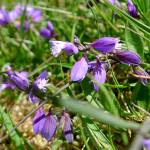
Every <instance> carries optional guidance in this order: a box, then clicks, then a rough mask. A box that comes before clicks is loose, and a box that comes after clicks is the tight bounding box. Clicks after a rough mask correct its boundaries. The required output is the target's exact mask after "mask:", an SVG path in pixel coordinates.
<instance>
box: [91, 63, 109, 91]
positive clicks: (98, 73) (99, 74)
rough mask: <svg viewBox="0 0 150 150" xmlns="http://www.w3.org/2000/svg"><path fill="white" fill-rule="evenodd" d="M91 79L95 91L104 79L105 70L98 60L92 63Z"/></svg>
mask: <svg viewBox="0 0 150 150" xmlns="http://www.w3.org/2000/svg"><path fill="white" fill-rule="evenodd" d="M93 80H94V83H93V84H94V89H95V91H98V90H99V84H102V83H105V81H106V71H105V68H104V65H103V64H102V63H101V62H99V61H97V62H96V63H95V64H94V65H93Z"/></svg>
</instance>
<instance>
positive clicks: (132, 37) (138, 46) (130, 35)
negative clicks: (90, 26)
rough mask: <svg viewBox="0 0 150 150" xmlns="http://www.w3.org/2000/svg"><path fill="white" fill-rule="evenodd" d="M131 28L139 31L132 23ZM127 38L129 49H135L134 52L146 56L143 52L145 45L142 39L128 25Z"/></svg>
mask: <svg viewBox="0 0 150 150" xmlns="http://www.w3.org/2000/svg"><path fill="white" fill-rule="evenodd" d="M129 28H130V29H132V30H134V31H135V32H139V31H138V30H137V29H136V28H134V27H133V26H132V25H130V26H129ZM125 39H126V43H127V46H128V49H131V50H133V51H134V52H136V53H137V54H139V55H140V56H141V57H142V58H143V57H144V52H143V51H144V46H143V42H142V39H141V38H140V36H138V35H137V34H136V33H134V32H132V31H131V30H129V29H128V27H127V26H126V29H125Z"/></svg>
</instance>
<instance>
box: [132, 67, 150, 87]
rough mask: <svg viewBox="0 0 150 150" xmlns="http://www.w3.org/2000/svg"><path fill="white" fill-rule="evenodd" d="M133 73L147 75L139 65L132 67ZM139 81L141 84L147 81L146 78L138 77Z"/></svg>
mask: <svg viewBox="0 0 150 150" xmlns="http://www.w3.org/2000/svg"><path fill="white" fill-rule="evenodd" d="M134 73H135V74H137V75H141V76H149V74H148V73H147V72H146V71H145V70H144V69H143V68H141V67H134ZM140 81H141V83H142V84H143V85H146V84H147V83H148V81H147V79H144V78H140Z"/></svg>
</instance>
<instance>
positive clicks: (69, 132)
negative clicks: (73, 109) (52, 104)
mask: <svg viewBox="0 0 150 150" xmlns="http://www.w3.org/2000/svg"><path fill="white" fill-rule="evenodd" d="M60 125H61V126H62V130H63V134H64V136H65V139H66V140H67V141H68V142H69V143H72V142H73V129H72V122H71V119H70V116H69V114H68V113H66V112H64V111H63V113H62V116H61V119H60Z"/></svg>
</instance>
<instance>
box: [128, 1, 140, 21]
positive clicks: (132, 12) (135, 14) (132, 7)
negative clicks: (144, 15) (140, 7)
mask: <svg viewBox="0 0 150 150" xmlns="http://www.w3.org/2000/svg"><path fill="white" fill-rule="evenodd" d="M127 7H128V13H129V14H130V15H131V16H132V17H134V18H137V19H138V18H140V16H139V14H138V11H137V9H136V7H135V5H134V4H133V2H132V0H128V2H127Z"/></svg>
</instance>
